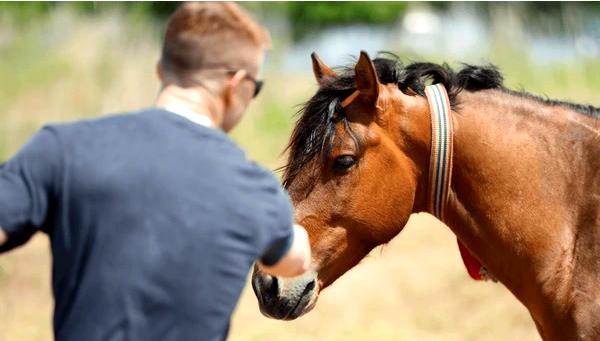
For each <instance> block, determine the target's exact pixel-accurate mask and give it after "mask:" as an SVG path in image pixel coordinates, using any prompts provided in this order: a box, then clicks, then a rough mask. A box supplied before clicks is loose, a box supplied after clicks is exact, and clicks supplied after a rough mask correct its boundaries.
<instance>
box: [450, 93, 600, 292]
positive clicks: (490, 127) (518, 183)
mask: <svg viewBox="0 0 600 341" xmlns="http://www.w3.org/2000/svg"><path fill="white" fill-rule="evenodd" d="M459 101H460V102H461V107H460V109H459V111H458V112H457V113H455V115H454V122H455V141H454V167H453V175H452V176H453V178H452V189H451V194H450V199H449V203H448V208H447V217H446V218H447V221H446V223H447V224H448V225H449V226H450V228H451V229H452V230H453V232H454V233H455V234H456V235H457V236H458V238H459V239H460V240H461V242H463V244H465V245H466V246H467V248H468V249H469V250H470V251H471V252H472V253H473V255H474V256H475V257H476V258H478V259H479V260H480V261H481V262H482V263H483V264H484V265H485V266H486V267H488V269H489V270H490V271H491V272H492V274H493V275H494V276H496V277H497V278H498V279H499V280H500V281H502V282H503V283H504V284H505V285H506V286H507V287H508V288H509V289H510V290H511V291H513V293H515V294H516V295H517V297H519V298H520V299H521V300H526V297H528V296H531V295H529V294H528V293H527V291H528V290H529V288H527V286H524V285H523V284H524V283H532V282H531V281H542V282H544V281H547V280H552V278H551V277H552V276H553V274H550V273H544V271H546V270H547V269H548V271H550V270H549V269H553V270H556V269H561V268H564V267H566V266H568V264H561V262H564V260H565V259H568V258H569V257H572V256H573V255H572V252H573V245H574V238H575V230H574V229H575V226H576V225H577V220H578V219H579V217H580V210H579V206H578V205H581V204H582V203H581V202H578V201H580V200H583V195H582V193H583V192H585V191H586V186H590V185H593V184H594V183H595V184H596V185H598V183H597V182H598V176H597V175H595V174H593V173H595V171H593V169H598V166H600V164H599V162H600V160H593V161H592V160H589V158H590V148H593V147H590V145H591V144H592V143H593V142H594V139H596V142H595V143H596V144H597V138H598V131H597V130H596V131H594V129H593V128H591V129H589V128H590V127H587V128H586V125H585V124H583V125H582V124H581V122H580V121H579V120H580V119H583V115H581V114H579V113H573V112H569V110H567V109H566V108H562V107H549V106H545V105H544V104H542V103H537V102H535V101H533V100H530V99H524V98H519V97H515V96H512V95H509V94H506V93H503V92H501V91H498V90H488V91H480V92H476V93H468V92H465V93H463V94H461V96H460V98H459ZM579 116H581V117H579ZM586 119H587V118H586ZM594 134H596V135H595V137H594ZM595 153H596V154H598V151H596V152H595ZM592 154H594V152H592ZM590 162H595V163H596V165H595V166H593V165H590ZM590 167H595V168H592V171H590ZM594 177H595V179H594ZM598 187H600V186H597V187H596V189H595V191H596V193H598V189H597V188H598ZM588 190H589V189H588ZM592 191H594V189H592Z"/></svg>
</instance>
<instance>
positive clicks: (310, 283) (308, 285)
mask: <svg viewBox="0 0 600 341" xmlns="http://www.w3.org/2000/svg"><path fill="white" fill-rule="evenodd" d="M316 284H317V281H316V280H314V279H313V280H312V281H310V282H309V283H308V284H307V285H306V289H304V290H305V291H306V292H310V291H311V290H313V289H314V288H315V285H316Z"/></svg>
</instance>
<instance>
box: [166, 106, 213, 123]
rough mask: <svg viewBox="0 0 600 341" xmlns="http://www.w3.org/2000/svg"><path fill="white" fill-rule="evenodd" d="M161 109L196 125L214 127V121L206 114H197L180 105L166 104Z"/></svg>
mask: <svg viewBox="0 0 600 341" xmlns="http://www.w3.org/2000/svg"><path fill="white" fill-rule="evenodd" d="M163 109H165V110H167V111H168V112H171V113H173V114H176V115H179V116H181V117H184V118H186V119H188V120H190V121H192V122H194V123H196V124H198V125H201V126H205V127H209V128H216V126H215V122H213V120H211V119H210V117H208V116H207V115H202V114H197V113H195V112H193V111H191V110H189V109H187V108H185V107H183V106H181V105H168V106H166V107H164V108H163Z"/></svg>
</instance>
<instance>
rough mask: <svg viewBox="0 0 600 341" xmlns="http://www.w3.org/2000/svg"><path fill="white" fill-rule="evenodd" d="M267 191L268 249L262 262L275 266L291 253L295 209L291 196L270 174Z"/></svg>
mask: <svg viewBox="0 0 600 341" xmlns="http://www.w3.org/2000/svg"><path fill="white" fill-rule="evenodd" d="M265 173H268V175H266V176H267V177H268V179H269V181H268V185H267V186H266V187H267V188H266V191H267V192H268V194H269V195H268V199H267V200H268V201H269V202H268V203H266V204H267V207H268V209H267V216H268V217H269V219H268V221H269V223H268V224H267V226H266V231H264V232H265V234H266V238H265V239H266V243H263V244H262V245H266V247H265V248H264V249H263V250H262V252H261V256H260V261H261V263H263V264H264V265H267V266H271V265H275V264H276V263H277V262H279V261H280V260H281V258H282V257H283V256H285V254H286V253H287V252H288V251H289V249H290V247H291V245H292V242H293V239H294V230H293V209H292V204H291V202H290V198H289V195H288V194H287V192H286V191H285V190H284V189H283V188H282V187H281V185H280V184H279V181H277V179H276V178H275V177H274V176H273V175H272V174H271V173H270V172H267V171H265Z"/></svg>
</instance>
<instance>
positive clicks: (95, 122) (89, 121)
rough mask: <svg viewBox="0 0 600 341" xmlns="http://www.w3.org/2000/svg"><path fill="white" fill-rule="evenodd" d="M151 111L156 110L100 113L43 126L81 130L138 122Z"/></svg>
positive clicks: (59, 129) (64, 130)
mask: <svg viewBox="0 0 600 341" xmlns="http://www.w3.org/2000/svg"><path fill="white" fill-rule="evenodd" d="M153 112H157V110H156V109H143V110H138V111H131V112H117V113H110V114H106V115H102V116H100V117H92V118H85V119H79V120H76V121H71V122H61V123H52V124H48V125H46V127H45V128H48V129H50V130H53V131H56V132H59V133H61V132H71V131H81V130H82V129H84V130H85V129H93V128H99V127H107V126H111V125H117V124H118V125H120V124H122V123H125V122H131V123H139V121H141V120H144V119H147V118H148V117H151V116H152V113H153Z"/></svg>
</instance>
